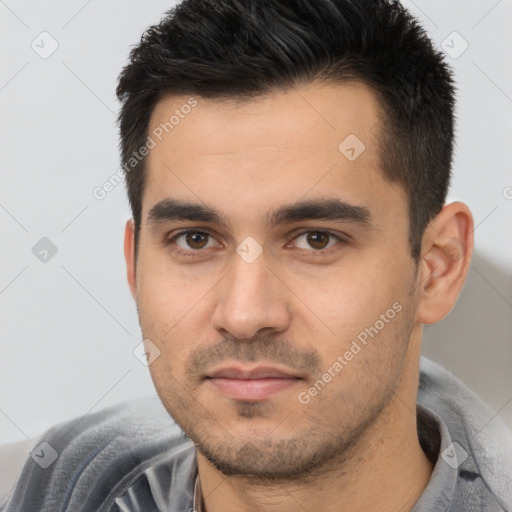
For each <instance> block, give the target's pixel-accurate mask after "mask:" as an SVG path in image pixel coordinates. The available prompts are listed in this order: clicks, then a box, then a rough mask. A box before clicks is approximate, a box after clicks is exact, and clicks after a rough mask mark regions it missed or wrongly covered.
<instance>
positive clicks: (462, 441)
mask: <svg viewBox="0 0 512 512" xmlns="http://www.w3.org/2000/svg"><path fill="white" fill-rule="evenodd" d="M420 369H421V372H420V385H419V390H418V403H419V404H420V405H422V406H424V407H426V408H428V409H430V410H431V411H433V412H435V413H436V414H437V415H438V416H439V417H440V418H441V419H442V420H443V422H444V423H445V424H446V426H447V428H448V431H449V433H450V437H451V441H452V443H453V444H454V446H455V448H456V451H457V450H461V449H462V450H463V451H462V452H461V457H463V458H465V459H464V461H463V462H462V463H461V464H460V466H459V468H458V470H459V477H460V479H459V482H462V481H463V480H464V481H465V480H467V482H465V483H464V485H465V487H466V492H465V494H468V493H469V488H472V489H476V488H477V487H478V488H479V489H480V490H479V492H478V494H479V495H482V496H484V495H485V496H486V497H484V499H487V500H489V503H490V502H491V501H492V502H495V503H496V504H497V505H498V504H499V505H501V506H502V507H503V506H504V504H506V506H510V505H512V432H511V430H510V429H509V427H507V426H506V425H505V423H504V422H503V421H502V420H501V419H500V418H499V416H498V414H497V413H496V412H493V411H491V409H490V408H489V407H487V405H485V404H484V403H483V402H482V401H481V400H480V398H478V396H477V395H476V394H475V393H474V392H473V391H471V390H470V389H469V388H468V387H467V386H466V385H465V384H463V383H462V382H461V381H460V380H459V379H457V378H456V377H455V376H454V375H452V374H451V373H450V372H448V371H447V370H446V369H445V368H443V367H442V366H440V365H438V364H436V363H434V362H433V361H430V360H428V359H426V358H423V357H422V358H421V365H420ZM457 445H458V446H457ZM493 510H494V509H493ZM496 510H501V508H500V509H496ZM503 510H505V508H503Z"/></svg>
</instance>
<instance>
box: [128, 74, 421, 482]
mask: <svg viewBox="0 0 512 512" xmlns="http://www.w3.org/2000/svg"><path fill="white" fill-rule="evenodd" d="M188 100H189V98H188V97H185V96H183V97H177V96H175V97H169V98H165V99H163V100H161V101H160V102H159V103H158V104H157V105H156V108H155V109H154V111H153V113H152V117H151V121H150V125H149V131H148V133H149V134H151V133H159V134H161V133H162V129H161V128H160V130H158V127H159V126H161V123H165V122H167V121H169V118H170V117H171V116H172V115H173V114H175V111H176V110H178V111H181V112H182V113H183V112H185V111H186V112H189V110H190V112H189V113H187V114H186V115H182V116H180V118H179V122H178V123H176V122H175V121H176V119H177V118H175V119H174V123H173V125H174V127H173V129H172V130H168V131H169V133H168V134H166V133H165V131H164V137H162V140H161V141H159V140H158V138H156V137H154V136H153V139H154V141H155V142H156V143H157V145H156V147H154V148H153V149H151V151H150V153H149V155H148V160H147V168H148V174H147V180H146V185H145V190H144V195H143V208H142V223H141V230H140V233H141V239H140V246H139V256H138V261H137V269H136V278H137V279H136V299H137V305H138V312H139V318H140V324H141V328H142V333H143V336H144V338H145V339H149V340H151V343H149V344H148V350H149V352H151V351H152V350H154V346H155V345H156V347H158V349H159V351H160V355H159V356H158V357H157V358H156V359H155V360H154V361H153V362H152V363H151V364H150V372H151V376H152V379H153V381H154V384H155V387H156V390H157V392H158V394H159V396H160V398H161V400H162V402H163V404H164V406H165V407H166V409H167V410H168V411H169V413H170V414H171V415H172V416H173V417H174V419H175V420H176V421H177V422H178V423H179V424H180V426H181V427H182V429H183V430H184V431H185V433H186V434H187V435H188V436H189V437H190V438H191V439H192V440H193V441H194V442H195V443H196V444H197V447H198V450H199V453H200V455H204V456H206V458H208V459H209V460H210V462H212V463H213V464H214V466H216V467H217V468H219V469H221V470H222V471H223V472H225V473H227V474H230V473H231V474H246V475H260V476H274V477H276V476H286V477H289V476H296V475H300V474H303V473H305V472H307V471H311V470H312V469H313V468H317V467H319V466H321V465H322V464H324V463H325V462H326V461H327V460H329V459H330V458H332V457H334V456H336V455H338V456H339V454H340V453H343V451H344V450H345V448H347V447H349V446H351V445H353V444H354V443H355V442H356V440H357V439H360V438H361V436H362V435H363V434H364V433H365V432H366V431H367V430H368V428H369V427H370V426H371V425H372V424H375V423H376V419H377V418H381V417H383V414H384V411H386V410H388V409H389V408H390V407H391V404H393V394H394V392H395V391H396V390H397V388H398V387H399V386H401V385H403V381H402V375H403V374H404V366H405V367H406V366H407V364H409V363H408V361H409V355H408V342H409V337H410V334H411V329H412V328H413V325H414V313H415V307H416V298H415V295H414V294H411V290H412V289H413V288H414V277H415V272H414V271H415V265H414V261H413V260H412V259H411V256H410V250H409V245H408V241H407V240H408V225H409V224H408V210H407V202H406V197H405V194H404V193H403V191H402V189H401V187H399V186H398V185H391V184H389V183H387V182H386V181H384V179H383V178H382V176H381V173H380V171H379V168H380V162H379V151H378V147H377V143H378V129H379V126H380V124H379V123H380V121H379V120H378V118H377V115H378V113H377V112H378V110H377V102H376V99H375V96H374V95H373V93H372V92H371V91H370V89H369V88H367V87H366V86H364V85H361V84H352V85H324V86H319V85H314V86H310V87H309V88H305V87H304V88H301V89H298V90H296V91H291V92H286V93H284V92H283V93H276V94H275V95H268V96H265V97H264V98H262V99H260V100H257V101H250V102H244V103H242V102H239V103H236V102H233V101H228V102H226V101H224V102H220V101H207V100H205V99H202V98H200V97H196V98H195V100H196V101H197V105H196V106H194V107H193V108H192V109H189V108H185V109H182V105H185V104H187V102H188ZM167 126H169V125H167ZM155 130H156V132H155ZM160 136H161V135H160ZM177 206H178V207H177ZM184 230H188V234H187V233H184V234H183V231H184Z"/></svg>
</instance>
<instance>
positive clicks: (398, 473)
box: [198, 354, 433, 512]
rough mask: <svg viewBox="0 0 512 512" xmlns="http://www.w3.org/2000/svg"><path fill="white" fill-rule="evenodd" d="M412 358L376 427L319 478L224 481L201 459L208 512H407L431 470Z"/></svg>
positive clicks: (333, 461) (234, 478) (201, 480)
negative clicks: (422, 440) (418, 420)
mask: <svg viewBox="0 0 512 512" xmlns="http://www.w3.org/2000/svg"><path fill="white" fill-rule="evenodd" d="M413 358H416V354H414V355H412V354H410V357H408V358H407V359H408V361H407V364H406V366H405V368H406V370H405V372H404V378H403V379H402V382H401V384H400V386H399V388H398V389H397V392H396V393H395V395H394V396H393V398H392V400H391V401H390V402H389V403H388V404H387V406H386V407H385V409H384V410H383V411H382V413H381V414H380V416H379V417H378V418H377V419H376V420H375V422H374V423H373V424H372V425H371V426H370V427H369V428H368V429H367V430H366V432H365V433H364V435H363V436H361V437H360V438H359V439H358V440H357V442H355V443H354V445H353V446H351V447H350V448H349V449H348V450H346V451H344V452H343V453H342V454H340V456H339V457H337V458H335V459H333V460H331V461H330V462H329V463H328V464H326V466H324V467H322V468H320V470H319V471H318V472H317V473H315V474H308V475H307V476H305V477H304V478H302V479H296V480H288V481H275V482H268V481H267V482H262V481H255V480H254V479H251V478H247V477H243V478H242V477H236V476H235V477H232V476H230V477H226V476H225V475H223V474H222V473H220V472H219V471H218V470H216V469H215V468H214V467H213V466H212V465H211V464H210V463H209V462H208V461H207V460H206V459H205V458H204V457H203V456H202V454H200V453H198V470H199V478H200V482H201V488H202V494H203V499H204V506H205V509H206V512H226V511H235V510H236V511H237V512H249V511H250V512H260V511H261V512H292V511H293V512H296V511H297V510H318V508H319V504H321V509H322V511H323V512H341V511H347V510H350V511H351V512H362V511H365V512H377V511H378V512H385V511H389V512H391V511H396V510H400V511H401V512H409V511H410V510H411V509H412V508H413V506H414V504H415V503H416V501H417V500H418V498H419V496H420V495H421V493H422V492H423V490H424V488H425V487H426V485H427V483H428V480H429V479H430V475H431V473H432V469H433V468H432V464H431V462H430V461H429V460H428V458H427V457H426V455H425V454H424V452H423V450H422V449H421V446H420V444H419V441H418V435H417V426H416V394H417V393H416V390H417V382H418V378H419V355H417V359H416V360H417V363H415V364H414V363H413V362H412V361H411V359H413ZM411 363H412V364H411ZM411 379H412V382H413V383H414V382H416V387H414V385H413V386H411ZM411 388H413V390H414V393H412V392H411ZM327 466H328V467H327Z"/></svg>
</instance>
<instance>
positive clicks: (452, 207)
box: [416, 201, 474, 324]
mask: <svg viewBox="0 0 512 512" xmlns="http://www.w3.org/2000/svg"><path fill="white" fill-rule="evenodd" d="M473 231H474V224H473V215H472V214H471V211H470V209H469V208H468V207H467V206H466V205H465V204H464V203H462V202H460V201H455V202H453V203H450V204H447V205H445V206H444V207H443V209H442V210H441V211H440V212H439V214H438V215H437V216H436V217H435V218H434V219H433V220H432V221H431V222H430V223H429V225H428V226H427V228H426V230H425V233H424V235H423V240H422V254H423V255H422V257H421V261H420V272H418V283H417V286H418V287H419V303H418V308H417V310H416V319H417V321H418V322H419V323H422V324H433V323H436V322H439V321H440V320H442V319H443V318H444V317H445V316H446V315H448V313H449V312H450V311H451V310H452V308H453V307H454V306H455V303H456V302H457V298H458V296H459V294H460V292H461V291H462V288H463V286H464V282H465V280H466V276H467V273H468V271H469V266H470V264H471V256H472V254H473V245H474V239H473Z"/></svg>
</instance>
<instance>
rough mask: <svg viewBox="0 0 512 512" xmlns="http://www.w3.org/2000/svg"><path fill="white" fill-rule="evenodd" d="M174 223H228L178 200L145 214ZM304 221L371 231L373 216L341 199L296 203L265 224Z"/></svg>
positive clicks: (205, 208)
mask: <svg viewBox="0 0 512 512" xmlns="http://www.w3.org/2000/svg"><path fill="white" fill-rule="evenodd" d="M176 220H179V221H183V220H188V221H195V222H209V223H213V224H217V225H220V226H223V227H226V228H227V227H229V221H228V220H227V218H226V217H225V216H224V215H223V214H222V213H221V212H220V211H219V210H217V209H215V208H213V207H211V206H207V205H204V204H200V203H193V202H188V201H182V200H178V199H170V198H167V199H163V200H162V201H160V202H158V203H156V204H155V205H154V206H153V207H152V208H151V210H150V211H149V213H148V222H149V223H150V224H160V223H163V222H169V221H176ZM305 220H332V221H338V222H353V223H356V224H360V225H361V226H364V227H368V228H371V227H373V226H372V215H371V213H370V210H369V209H368V208H367V207H366V206H361V205H355V204H351V203H348V202H346V201H341V200H340V199H331V198H329V199H315V200H307V201H299V202H297V203H293V204H290V205H284V206H282V207H280V208H278V209H277V210H272V211H270V212H269V213H268V214H267V215H266V221H267V224H268V225H269V226H271V227H274V226H277V225H278V224H291V223H293V222H300V221H305Z"/></svg>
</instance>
